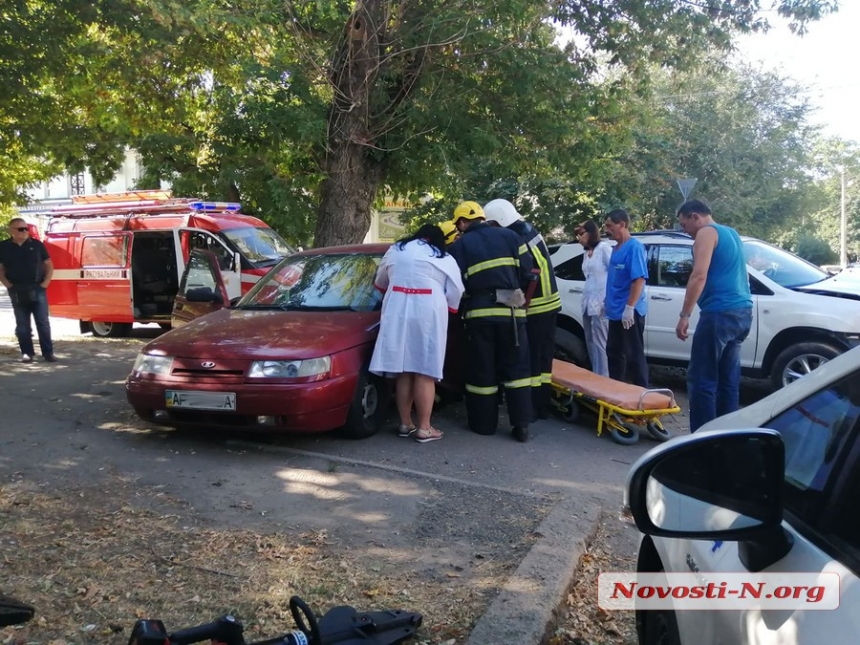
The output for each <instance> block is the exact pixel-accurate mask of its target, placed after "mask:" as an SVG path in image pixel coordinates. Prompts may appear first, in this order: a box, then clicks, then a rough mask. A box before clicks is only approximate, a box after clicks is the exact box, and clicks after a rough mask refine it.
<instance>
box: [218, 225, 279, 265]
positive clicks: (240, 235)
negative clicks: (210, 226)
mask: <svg viewBox="0 0 860 645" xmlns="http://www.w3.org/2000/svg"><path fill="white" fill-rule="evenodd" d="M224 235H225V236H227V239H228V240H230V242H232V243H233V245H234V246H235V247H236V249H237V250H238V251H239V252H240V253H241V254H242V255H243V256H244V257H245V258H247V259H248V261H249V262H250V263H251V264H252V265H253V266H254V267H256V268H262V267H270V266H272V265H273V264H275V263H276V262H277V261H278V260H280V259H281V258H283V257H285V256H287V255H291V254H293V253H295V252H296V250H295V249H294V248H293V247H291V246H290V245H289V244H287V242H286V240H284V238H282V237H281V236H280V235H278V233H277V231H274V230H272V229H270V228H254V227H253V226H245V227H243V228H231V229H229V230H226V231H224Z"/></svg>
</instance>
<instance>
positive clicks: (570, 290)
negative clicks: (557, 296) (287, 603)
mask: <svg viewBox="0 0 860 645" xmlns="http://www.w3.org/2000/svg"><path fill="white" fill-rule="evenodd" d="M567 291H568V293H582V289H568V290H567Z"/></svg>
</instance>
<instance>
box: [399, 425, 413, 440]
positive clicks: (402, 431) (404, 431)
mask: <svg viewBox="0 0 860 645" xmlns="http://www.w3.org/2000/svg"><path fill="white" fill-rule="evenodd" d="M417 430H418V428H416V427H415V426H406V425H403V424H402V423H401V424H400V425H399V426H398V427H397V436H398V437H403V438H404V439H407V438H409V437H411V436H412V435H413V434H415V432H416V431H417Z"/></svg>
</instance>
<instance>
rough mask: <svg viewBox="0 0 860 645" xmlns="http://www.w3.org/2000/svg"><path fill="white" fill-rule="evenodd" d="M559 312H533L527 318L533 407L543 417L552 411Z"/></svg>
mask: <svg viewBox="0 0 860 645" xmlns="http://www.w3.org/2000/svg"><path fill="white" fill-rule="evenodd" d="M557 316H558V312H555V311H551V312H548V313H545V314H533V315H531V316H528V317H527V318H526V327H527V328H528V332H529V357H530V362H531V375H532V408H533V409H534V413H535V414H536V415H537V416H538V417H541V418H546V417H547V416H548V415H549V411H550V400H551V397H552V385H550V383H551V382H552V359H553V357H554V356H555V319H556V317H557Z"/></svg>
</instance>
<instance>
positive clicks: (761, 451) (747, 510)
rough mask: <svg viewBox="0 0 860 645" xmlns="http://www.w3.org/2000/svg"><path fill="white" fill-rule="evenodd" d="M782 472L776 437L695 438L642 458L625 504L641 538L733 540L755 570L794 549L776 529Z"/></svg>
mask: <svg viewBox="0 0 860 645" xmlns="http://www.w3.org/2000/svg"><path fill="white" fill-rule="evenodd" d="M784 469H785V448H784V446H783V443H782V438H781V437H780V435H779V433H778V432H776V431H774V430H768V429H759V428H756V429H749V430H713V431H710V432H699V433H696V434H693V435H690V436H687V437H680V438H677V439H674V440H671V441H669V442H667V443H665V444H662V445H661V446H658V447H657V448H655V449H653V450H651V451H649V452H648V453H646V454H645V455H643V456H642V457H640V458H639V460H638V461H637V462H636V463H635V464H634V465H633V466H632V468H631V470H630V474H629V475H628V478H627V487H626V494H627V504H628V507H629V509H630V512H631V514H632V516H633V520H634V521H635V522H636V526H637V527H638V528H639V530H640V531H642V532H643V533H646V534H648V535H654V536H661V537H668V538H686V539H699V540H736V541H739V542H741V544H740V545H739V551H740V556H741V560H742V561H744V564H745V565H746V566H747V568H749V569H750V570H759V569H760V568H763V567H762V562H763V561H764V560H767V561H768V562H767V564H770V563H772V562H775V561H776V560H778V559H780V558H782V557H783V556H784V555H785V554H786V553H788V551H789V550H790V549H791V544H792V540H791V538H790V535H789V534H787V533H786V532H785V531H784V530H783V529H782V527H781V523H782V512H783V506H782V487H783V475H784ZM774 556H778V557H774ZM767 564H765V565H764V566H767Z"/></svg>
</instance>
